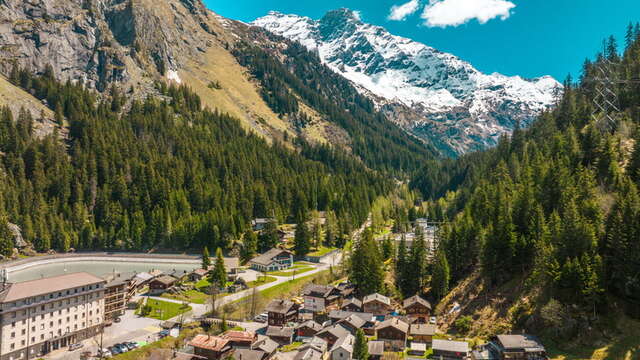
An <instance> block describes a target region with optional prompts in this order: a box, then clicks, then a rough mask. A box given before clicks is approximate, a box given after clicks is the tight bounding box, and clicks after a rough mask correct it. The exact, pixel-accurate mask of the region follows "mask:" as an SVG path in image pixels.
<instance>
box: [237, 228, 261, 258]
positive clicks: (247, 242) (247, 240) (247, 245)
mask: <svg viewBox="0 0 640 360" xmlns="http://www.w3.org/2000/svg"><path fill="white" fill-rule="evenodd" d="M257 251H258V236H257V235H256V233H255V232H253V230H252V229H248V230H247V231H245V233H244V237H243V239H242V250H241V253H240V257H241V258H242V261H245V262H246V261H249V260H251V259H252V258H253V257H254V256H255V255H256V252H257Z"/></svg>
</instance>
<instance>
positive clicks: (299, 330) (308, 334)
mask: <svg viewBox="0 0 640 360" xmlns="http://www.w3.org/2000/svg"><path fill="white" fill-rule="evenodd" d="M320 330H322V325H320V324H318V323H317V322H315V321H313V320H308V321H305V322H303V323H302V324H300V325H298V326H297V327H296V336H297V337H298V338H302V339H305V338H312V337H314V336H315V335H316V334H317V333H318V332H319V331H320Z"/></svg>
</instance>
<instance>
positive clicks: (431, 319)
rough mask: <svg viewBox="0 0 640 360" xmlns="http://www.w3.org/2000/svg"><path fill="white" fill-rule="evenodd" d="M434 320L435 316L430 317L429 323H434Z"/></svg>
mask: <svg viewBox="0 0 640 360" xmlns="http://www.w3.org/2000/svg"><path fill="white" fill-rule="evenodd" d="M436 320H437V319H436V317H435V316H432V317H430V318H429V324H435V323H436Z"/></svg>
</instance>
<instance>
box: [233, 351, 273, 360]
mask: <svg viewBox="0 0 640 360" xmlns="http://www.w3.org/2000/svg"><path fill="white" fill-rule="evenodd" d="M232 356H233V359H236V360H265V359H266V357H267V353H265V352H264V351H260V350H251V349H236V350H235V351H234V352H233V355H232Z"/></svg>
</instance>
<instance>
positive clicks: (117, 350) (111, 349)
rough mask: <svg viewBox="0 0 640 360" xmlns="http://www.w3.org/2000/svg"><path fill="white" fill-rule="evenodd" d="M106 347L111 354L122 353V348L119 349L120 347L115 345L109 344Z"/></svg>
mask: <svg viewBox="0 0 640 360" xmlns="http://www.w3.org/2000/svg"><path fill="white" fill-rule="evenodd" d="M107 349H109V351H111V354H113V356H116V355H120V354H122V350H120V348H118V347H117V346H115V345H114V346H109V347H108V348H107Z"/></svg>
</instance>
